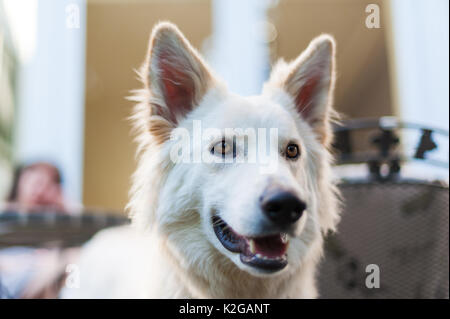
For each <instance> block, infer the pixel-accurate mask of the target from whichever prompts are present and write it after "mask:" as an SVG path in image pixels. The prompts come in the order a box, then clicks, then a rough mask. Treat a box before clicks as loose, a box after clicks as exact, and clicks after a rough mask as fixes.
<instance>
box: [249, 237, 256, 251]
mask: <svg viewBox="0 0 450 319" xmlns="http://www.w3.org/2000/svg"><path fill="white" fill-rule="evenodd" d="M248 246H249V249H250V252H251V253H252V254H254V253H255V252H256V250H255V241H254V240H253V239H250V240H249V241H248Z"/></svg>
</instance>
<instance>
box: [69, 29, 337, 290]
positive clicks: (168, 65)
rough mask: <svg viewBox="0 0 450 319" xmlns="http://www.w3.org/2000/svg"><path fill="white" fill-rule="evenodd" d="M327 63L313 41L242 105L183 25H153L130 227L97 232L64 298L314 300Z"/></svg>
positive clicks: (324, 45) (329, 206)
mask: <svg viewBox="0 0 450 319" xmlns="http://www.w3.org/2000/svg"><path fill="white" fill-rule="evenodd" d="M334 52H335V43H334V40H333V38H332V37H331V36H328V35H321V36H319V37H317V38H316V39H314V40H313V41H312V42H311V44H310V45H309V47H308V48H307V49H306V50H305V51H304V52H303V53H302V54H301V55H300V56H299V57H298V58H297V59H296V60H295V61H293V62H291V63H286V62H284V61H280V62H278V63H277V64H276V66H275V67H274V69H273V71H272V74H271V76H270V79H269V80H268V82H267V83H266V84H265V85H264V88H263V91H262V94H261V95H259V96H253V97H241V96H237V95H235V94H232V93H231V92H229V91H228V90H227V88H226V87H225V86H224V84H223V83H221V81H220V80H219V79H218V78H217V77H216V76H215V75H214V74H213V72H212V70H211V69H210V68H209V67H208V66H207V65H206V63H205V62H204V60H203V59H202V58H201V57H200V55H199V54H198V52H197V51H196V50H195V49H194V48H193V47H192V46H191V45H190V44H189V42H188V41H187V40H186V39H185V37H184V36H183V35H182V34H181V32H180V31H179V30H178V29H177V27H175V26H174V25H172V24H170V23H160V24H158V25H157V26H156V27H155V28H154V30H153V33H152V35H151V39H150V48H149V53H148V56H147V59H146V62H145V64H144V66H143V68H142V72H141V75H142V81H143V83H144V86H145V87H144V89H142V90H139V91H138V92H137V96H136V98H135V99H136V100H137V101H138V102H139V104H138V105H137V107H136V112H135V114H134V116H133V120H134V122H135V126H136V129H137V130H138V143H139V147H138V149H139V154H140V157H139V165H138V169H137V171H136V173H135V174H134V184H133V188H132V190H131V200H130V203H129V205H128V209H129V211H130V213H131V217H132V220H133V225H134V226H136V227H129V228H128V227H127V228H119V229H111V230H106V231H103V232H101V233H100V234H99V235H97V236H96V237H95V238H94V239H93V240H92V241H91V242H90V243H89V244H88V245H87V246H86V247H85V251H84V254H83V257H82V260H81V262H80V271H79V288H78V289H75V288H73V289H69V288H67V289H65V291H64V292H63V296H64V297H86V298H90V297H94V298H109V297H149V298H288V297H290V298H315V297H316V296H317V290H316V285H315V268H316V265H317V263H318V261H319V259H320V257H321V254H322V242H323V234H325V233H326V232H327V231H329V230H333V229H334V228H335V226H336V224H337V222H338V219H339V207H338V206H339V205H338V199H337V197H338V194H337V191H336V188H335V185H333V183H332V177H331V172H330V161H331V156H330V154H329V152H328V151H327V148H328V146H329V144H330V141H331V139H332V133H331V129H330V127H331V125H330V121H331V118H332V115H333V114H334V112H333V110H332V106H331V104H332V92H333V87H334V79H335V74H334V64H335V62H334ZM199 126H201V130H202V132H203V134H202V135H201V138H200V139H199V138H198V132H197V133H196V132H195V130H196V129H198V128H199ZM206 132H207V133H208V134H206ZM272 133H273V134H272ZM269 135H270V138H269ZM180 136H182V138H181V139H180ZM205 136H206V137H205ZM183 147H184V148H183ZM261 147H262V149H263V150H265V151H261ZM180 150H181V155H180ZM267 153H270V156H265V155H267ZM266 159H267V160H266Z"/></svg>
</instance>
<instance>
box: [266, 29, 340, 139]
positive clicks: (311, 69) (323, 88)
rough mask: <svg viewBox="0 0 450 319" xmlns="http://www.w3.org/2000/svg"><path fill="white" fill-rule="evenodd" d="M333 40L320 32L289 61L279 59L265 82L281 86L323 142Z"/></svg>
mask: <svg viewBox="0 0 450 319" xmlns="http://www.w3.org/2000/svg"><path fill="white" fill-rule="evenodd" d="M334 52H335V42H334V39H333V38H332V37H331V36H329V35H321V36H319V37H317V38H315V39H314V40H313V41H311V43H310V44H309V46H308V48H307V49H306V50H305V51H304V52H303V53H302V54H300V56H299V57H298V58H297V59H295V60H294V61H293V62H291V63H289V64H286V63H285V62H284V61H281V62H279V63H278V64H277V65H276V66H275V67H274V70H273V71H272V74H271V77H270V80H269V82H268V84H267V86H270V87H273V86H276V87H281V88H283V89H284V90H285V91H286V92H287V93H289V95H291V97H292V98H293V100H294V103H295V107H296V109H297V111H298V112H299V113H300V115H301V117H302V118H303V119H305V120H306V121H307V122H308V123H309V125H310V126H311V127H312V128H313V129H314V131H315V132H316V133H317V135H318V137H319V139H320V141H321V142H322V143H324V144H326V145H328V144H329V142H330V138H331V131H330V123H329V122H330V115H331V113H332V108H331V104H332V93H333V92H332V91H333V88H334V77H335V74H334V67H335V62H334Z"/></svg>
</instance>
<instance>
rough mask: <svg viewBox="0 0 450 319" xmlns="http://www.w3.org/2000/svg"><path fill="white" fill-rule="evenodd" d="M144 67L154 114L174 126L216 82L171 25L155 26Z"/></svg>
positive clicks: (191, 48)
mask: <svg viewBox="0 0 450 319" xmlns="http://www.w3.org/2000/svg"><path fill="white" fill-rule="evenodd" d="M145 68H146V70H145V72H146V74H145V75H146V79H145V81H146V82H147V86H148V89H149V90H150V93H151V105H152V114H155V115H160V116H162V117H163V118H165V119H166V120H167V121H169V122H171V123H172V124H173V125H176V124H177V123H178V122H179V120H180V119H181V118H183V117H184V116H185V115H186V114H187V113H188V112H189V111H191V110H192V109H193V108H194V107H195V105H196V104H197V103H198V102H199V101H200V99H201V98H202V97H203V96H204V94H205V93H206V91H207V89H208V88H209V87H210V85H211V84H212V81H213V77H212V75H211V72H210V71H209V69H208V67H207V66H206V64H205V62H204V61H203V60H202V58H201V57H200V55H199V54H198V53H197V51H196V50H195V49H194V48H193V47H192V46H191V45H190V44H189V42H188V41H187V40H186V38H185V37H184V36H183V34H182V33H181V32H180V31H179V30H178V28H177V27H176V26H175V25H173V24H171V23H168V22H163V23H160V24H158V25H157V26H155V27H154V29H153V32H152V36H151V39H150V49H149V56H148V58H147V63H146V65H145Z"/></svg>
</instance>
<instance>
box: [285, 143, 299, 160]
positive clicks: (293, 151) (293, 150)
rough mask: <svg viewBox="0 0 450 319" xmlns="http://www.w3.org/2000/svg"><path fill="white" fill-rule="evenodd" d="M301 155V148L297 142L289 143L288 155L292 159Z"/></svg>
mask: <svg viewBox="0 0 450 319" xmlns="http://www.w3.org/2000/svg"><path fill="white" fill-rule="evenodd" d="M299 155H300V150H299V149H298V145H297V144H289V145H288V146H287V147H286V156H287V157H288V158H290V159H295V158H297V157H298V156H299Z"/></svg>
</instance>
